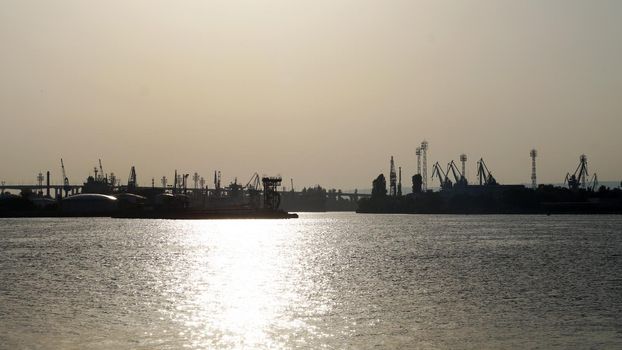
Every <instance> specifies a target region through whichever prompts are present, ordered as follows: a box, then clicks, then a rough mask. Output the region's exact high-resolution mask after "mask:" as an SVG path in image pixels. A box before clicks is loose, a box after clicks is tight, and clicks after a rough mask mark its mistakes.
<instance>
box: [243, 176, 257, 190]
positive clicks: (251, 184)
mask: <svg viewBox="0 0 622 350" xmlns="http://www.w3.org/2000/svg"><path fill="white" fill-rule="evenodd" d="M260 186H261V177H260V176H259V174H257V173H254V174H253V176H251V178H250V180H248V182H247V183H246V185H244V187H243V188H245V189H247V190H250V191H259V188H260Z"/></svg>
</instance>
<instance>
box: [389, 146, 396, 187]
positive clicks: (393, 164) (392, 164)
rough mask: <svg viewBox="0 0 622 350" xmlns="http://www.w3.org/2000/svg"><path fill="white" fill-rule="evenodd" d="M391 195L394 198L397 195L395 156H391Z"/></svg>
mask: <svg viewBox="0 0 622 350" xmlns="http://www.w3.org/2000/svg"><path fill="white" fill-rule="evenodd" d="M389 195H390V196H393V197H395V196H396V195H397V174H396V173H395V163H394V162H393V156H391V170H390V172H389Z"/></svg>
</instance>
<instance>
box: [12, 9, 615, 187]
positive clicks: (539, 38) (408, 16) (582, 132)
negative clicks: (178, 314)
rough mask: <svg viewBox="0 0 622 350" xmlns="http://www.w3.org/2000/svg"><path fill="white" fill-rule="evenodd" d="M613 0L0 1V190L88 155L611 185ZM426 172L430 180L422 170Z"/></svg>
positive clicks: (208, 168) (159, 170)
mask: <svg viewBox="0 0 622 350" xmlns="http://www.w3.org/2000/svg"><path fill="white" fill-rule="evenodd" d="M621 65H622V1H619V0H615V1H588V0H585V1H571V0H550V1H546V0H527V1H526V0H515V1H502V0H490V1H483V0H482V1H477V0H471V1H463V0H455V1H441V0H431V1H416V0H405V1H397V0H395V1H388V0H383V1H380V0H376V1H371V0H350V1H339V0H327V1H320V0H312V1H306V0H305V1H302V0H296V1H292V0H279V1H277V0H275V1H267V0H266V1H259V0H256V1H235V0H223V1H207V0H197V1H183V0H177V1H157V0H131V1H128V0H123V1H112V0H106V1H83V0H75V1H64V0H57V1H49V0H42V1H27V0H16V1H10V0H2V1H1V2H0V130H1V131H2V134H1V135H2V136H0V140H1V143H0V163H1V167H0V179H1V180H4V181H7V182H11V183H12V182H22V183H32V182H34V181H35V176H36V173H38V172H39V171H45V170H48V169H49V170H51V171H52V175H53V179H54V182H58V181H59V180H60V164H59V159H60V158H61V157H63V158H64V160H65V162H66V166H67V170H68V175H69V178H70V180H71V182H72V183H78V182H79V181H83V180H84V178H86V176H87V175H88V174H89V173H90V172H92V168H93V166H94V165H96V164H97V159H98V158H101V159H102V160H103V163H104V168H105V169H104V170H105V171H106V172H109V171H114V172H115V173H117V175H118V176H120V177H121V178H122V179H123V181H126V180H127V177H128V174H129V170H130V166H131V165H135V166H136V167H137V172H138V176H139V182H140V183H141V184H143V185H146V184H150V183H151V178H152V177H155V178H156V181H157V179H159V178H160V177H161V176H162V175H167V176H168V177H169V178H172V174H173V170H174V169H179V170H180V171H182V172H186V173H193V172H195V171H198V172H199V173H200V174H202V175H204V176H205V177H206V178H208V179H210V180H211V176H212V175H211V174H212V173H213V171H214V169H219V170H221V171H222V173H223V179H224V180H226V181H229V180H232V179H233V177H234V176H238V177H240V179H241V180H242V181H243V182H246V181H247V180H248V178H249V177H250V175H251V174H252V173H253V172H255V171H258V172H259V173H260V174H262V173H265V174H281V175H282V176H283V177H284V178H286V179H287V185H289V178H290V177H292V178H294V183H295V186H296V187H302V186H304V185H307V186H308V185H312V184H321V185H323V186H327V187H341V188H344V189H350V188H355V187H358V188H369V187H370V186H371V180H372V178H374V177H375V176H377V175H378V174H379V173H380V172H384V173H385V174H386V173H387V172H388V165H389V157H390V156H391V155H393V156H395V158H396V161H397V163H398V165H401V166H402V167H403V173H404V176H405V177H406V179H404V182H405V184H404V187H410V181H409V180H408V179H409V176H410V175H412V174H413V173H414V172H415V170H416V161H415V154H414V153H415V147H416V146H417V145H418V144H419V143H420V142H421V141H422V140H423V139H427V140H428V141H429V143H430V150H429V160H430V161H429V163H430V167H431V164H432V163H433V162H435V161H437V160H438V161H440V162H441V163H443V164H446V163H447V162H448V161H450V160H451V159H455V160H456V161H457V160H458V155H459V154H460V153H463V152H464V153H466V154H467V155H468V157H469V165H468V168H469V169H468V175H469V176H471V177H472V178H474V175H475V161H476V160H477V159H479V158H480V157H484V159H485V161H486V163H487V164H488V166H489V168H490V169H491V170H492V172H493V174H494V175H495V176H496V177H497V179H498V180H499V181H500V182H502V183H522V182H524V183H526V182H529V177H530V171H531V170H530V159H529V150H530V149H531V148H532V147H536V148H537V149H538V151H539V154H540V157H539V158H538V165H539V172H538V175H539V179H540V181H542V182H560V181H562V180H563V178H564V176H565V174H566V172H568V171H574V168H575V167H576V165H577V163H578V157H579V155H580V154H581V153H585V154H587V155H588V160H589V166H590V170H591V171H596V172H597V173H598V174H599V178H601V179H604V180H617V181H620V180H622V158H621V156H620V151H621V150H622V137H621V134H622V66H621ZM430 173H431V171H430Z"/></svg>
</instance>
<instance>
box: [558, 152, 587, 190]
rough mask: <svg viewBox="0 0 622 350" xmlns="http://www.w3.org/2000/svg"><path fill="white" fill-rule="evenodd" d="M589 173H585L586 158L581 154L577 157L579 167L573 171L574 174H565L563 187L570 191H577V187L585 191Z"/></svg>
mask: <svg viewBox="0 0 622 350" xmlns="http://www.w3.org/2000/svg"><path fill="white" fill-rule="evenodd" d="M589 176H590V175H589V173H588V171H587V156H586V155H585V154H582V155H581V156H580V157H579V165H578V166H577V169H575V171H574V173H573V174H572V175H570V173H567V174H566V178H565V179H564V185H567V186H568V188H570V189H571V190H577V189H579V187H582V188H585V189H587V188H588V187H587V185H586V183H587V181H588V177H589Z"/></svg>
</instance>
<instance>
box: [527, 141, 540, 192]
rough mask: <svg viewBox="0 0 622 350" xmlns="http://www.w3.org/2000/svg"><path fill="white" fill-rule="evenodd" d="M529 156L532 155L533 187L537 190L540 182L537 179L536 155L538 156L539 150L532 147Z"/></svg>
mask: <svg viewBox="0 0 622 350" xmlns="http://www.w3.org/2000/svg"><path fill="white" fill-rule="evenodd" d="M529 156H530V157H531V188H533V189H534V190H535V189H536V188H538V182H537V181H536V157H537V156H538V151H536V150H535V149H532V150H531V152H529Z"/></svg>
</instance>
